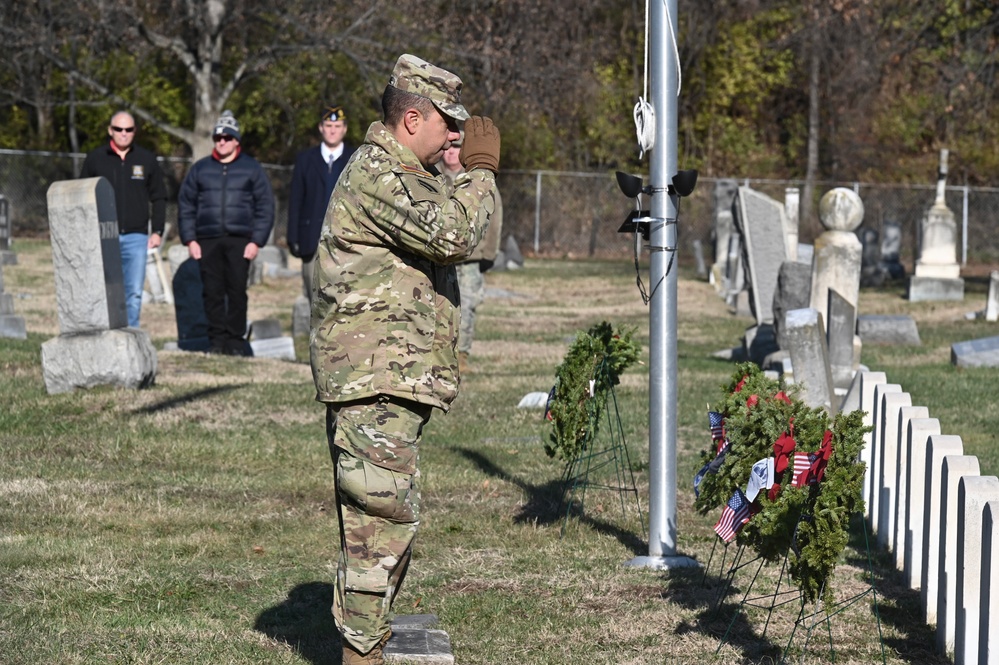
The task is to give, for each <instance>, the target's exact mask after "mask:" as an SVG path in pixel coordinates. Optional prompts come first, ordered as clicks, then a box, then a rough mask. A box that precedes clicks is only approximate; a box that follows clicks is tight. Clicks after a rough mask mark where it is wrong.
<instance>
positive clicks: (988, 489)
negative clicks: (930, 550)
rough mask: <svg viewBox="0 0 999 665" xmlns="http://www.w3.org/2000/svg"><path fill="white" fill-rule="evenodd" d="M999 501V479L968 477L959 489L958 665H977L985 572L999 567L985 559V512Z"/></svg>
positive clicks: (956, 652)
mask: <svg viewBox="0 0 999 665" xmlns="http://www.w3.org/2000/svg"><path fill="white" fill-rule="evenodd" d="M989 501H999V478H996V477H995V476H965V477H964V478H961V482H960V484H959V485H958V488H957V604H956V608H957V618H956V620H955V622H954V663H955V665H977V663H978V625H979V623H980V622H981V602H982V569H983V568H986V567H988V566H993V565H996V562H995V561H989V560H987V559H982V511H983V510H984V509H985V505H986V504H987V503H988V502H989Z"/></svg>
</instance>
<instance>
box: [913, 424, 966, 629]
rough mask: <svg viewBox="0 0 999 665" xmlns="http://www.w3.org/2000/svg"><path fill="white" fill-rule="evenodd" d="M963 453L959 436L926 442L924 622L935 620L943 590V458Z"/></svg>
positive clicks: (921, 593)
mask: <svg viewBox="0 0 999 665" xmlns="http://www.w3.org/2000/svg"><path fill="white" fill-rule="evenodd" d="M963 454H964V443H963V442H962V441H961V437H959V436H954V435H951V434H938V435H930V441H929V443H928V444H927V446H926V483H925V485H924V487H925V488H926V494H925V496H924V498H923V509H924V510H925V511H926V516H925V517H924V524H923V567H922V570H921V571H920V585H919V597H920V600H921V601H922V605H923V619H924V621H925V622H926V623H937V619H938V617H937V604H938V602H939V600H940V594H941V593H942V590H943V588H944V587H943V583H942V580H941V579H940V574H939V572H938V571H939V568H940V559H941V557H942V556H943V547H942V542H943V540H944V537H945V534H943V533H942V532H941V529H942V528H943V524H944V519H943V516H942V509H943V508H944V505H943V501H942V500H941V499H942V495H943V491H944V488H945V485H944V482H943V481H944V478H943V463H944V459H946V458H947V457H950V456H953V457H955V458H957V457H958V456H961V455H963Z"/></svg>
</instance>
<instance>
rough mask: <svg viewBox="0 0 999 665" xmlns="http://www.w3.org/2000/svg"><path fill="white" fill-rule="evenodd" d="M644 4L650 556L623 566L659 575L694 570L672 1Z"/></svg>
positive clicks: (674, 4)
mask: <svg viewBox="0 0 999 665" xmlns="http://www.w3.org/2000/svg"><path fill="white" fill-rule="evenodd" d="M649 4H650V8H649V16H648V21H649V29H648V35H649V37H648V39H649V45H648V46H649V82H650V102H651V104H652V107H653V109H654V110H655V118H656V124H655V145H654V146H653V148H652V152H651V156H650V167H649V168H650V172H649V175H650V180H651V183H650V184H651V187H652V203H651V215H650V217H651V222H650V236H649V241H650V251H651V258H650V265H649V287H650V289H651V291H650V297H651V301H650V303H649V347H650V348H649V476H650V478H649V555H648V556H647V557H636V558H635V559H632V560H631V561H629V562H628V564H627V565H629V566H639V567H646V568H656V569H661V568H681V567H691V566H697V565H698V563H697V562H696V561H694V560H693V559H691V558H689V557H685V556H678V555H677V551H676V434H677V415H676V414H677V404H676V402H677V372H676V362H677V349H676V329H677V325H676V300H677V271H678V266H677V265H676V261H675V260H674V259H675V252H676V250H677V247H676V243H677V233H676V218H677V204H678V199H677V197H676V195H670V194H669V192H668V188H669V185H670V181H671V180H672V178H673V176H674V175H675V174H676V172H677V158H676V150H677V92H678V89H679V81H680V72H679V70H678V62H677V56H676V50H675V49H676V33H677V22H676V21H677V0H652V1H651V2H650V3H649Z"/></svg>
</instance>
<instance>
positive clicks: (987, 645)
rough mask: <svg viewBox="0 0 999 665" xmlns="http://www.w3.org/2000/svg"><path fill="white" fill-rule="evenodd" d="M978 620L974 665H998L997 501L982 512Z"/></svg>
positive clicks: (998, 528) (998, 523)
mask: <svg viewBox="0 0 999 665" xmlns="http://www.w3.org/2000/svg"><path fill="white" fill-rule="evenodd" d="M982 561H983V562H988V564H987V565H984V566H982V590H981V593H982V604H981V607H982V619H981V621H980V622H979V627H978V662H979V664H981V663H985V665H999V501H989V502H988V503H986V504H985V508H984V509H982Z"/></svg>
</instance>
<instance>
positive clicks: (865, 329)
mask: <svg viewBox="0 0 999 665" xmlns="http://www.w3.org/2000/svg"><path fill="white" fill-rule="evenodd" d="M857 334H858V335H859V336H860V339H861V341H863V342H864V344H890V345H892V346H919V345H920V344H922V341H921V340H920V339H919V329H918V328H917V327H916V321H915V319H913V318H912V317H911V316H909V315H908V314H861V315H860V316H858V317H857Z"/></svg>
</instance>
